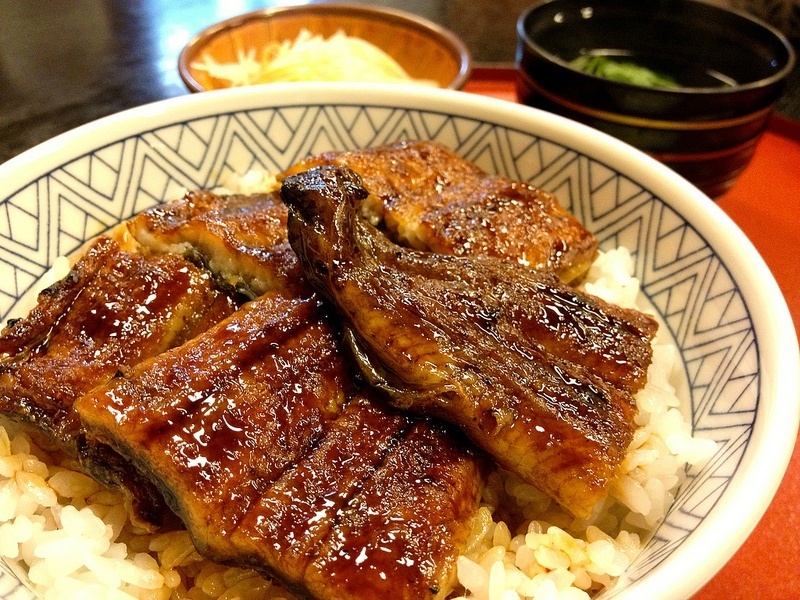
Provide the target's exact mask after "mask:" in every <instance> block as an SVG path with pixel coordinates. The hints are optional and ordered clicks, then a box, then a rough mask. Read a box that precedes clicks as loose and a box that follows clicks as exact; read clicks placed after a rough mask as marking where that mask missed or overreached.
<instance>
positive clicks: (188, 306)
mask: <svg viewBox="0 0 800 600" xmlns="http://www.w3.org/2000/svg"><path fill="white" fill-rule="evenodd" d="M234 309H235V305H234V303H233V302H232V300H231V299H230V298H229V297H228V295H226V294H223V293H220V292H219V290H218V289H217V288H216V287H215V286H213V285H212V282H211V280H210V277H209V276H208V275H207V274H206V273H204V272H203V271H201V270H199V269H197V268H196V267H195V266H194V265H192V264H190V263H189V262H187V261H186V260H184V259H182V258H180V257H178V256H160V257H153V258H145V257H142V256H140V255H138V254H135V253H130V252H125V251H123V250H121V249H120V247H119V245H118V244H117V242H115V241H113V240H112V239H110V238H107V237H100V238H98V239H97V240H96V241H95V242H94V243H93V244H92V245H91V246H90V247H89V248H88V250H87V251H86V253H85V254H84V256H83V257H82V258H81V259H80V260H79V261H78V262H77V263H76V264H75V266H74V267H73V269H72V270H71V272H70V273H69V274H68V275H67V277H66V278H64V279H63V280H61V281H60V282H58V283H56V284H54V285H53V286H51V287H49V288H47V289H46V290H44V291H43V292H42V293H41V294H40V295H39V298H38V303H37V305H36V307H35V308H34V309H33V310H32V311H31V312H30V314H29V315H28V316H27V317H25V318H23V319H19V320H16V321H12V322H9V324H8V325H7V326H6V327H5V328H4V329H3V330H2V332H0V413H2V414H4V415H5V416H7V417H11V418H12V419H13V420H16V421H18V422H23V423H26V424H28V425H31V426H33V428H34V429H35V430H38V431H41V432H43V433H45V434H46V435H47V436H48V437H50V438H51V439H53V440H55V441H56V442H58V443H59V444H60V445H61V447H63V449H65V450H66V451H67V452H68V453H69V454H71V455H72V456H73V457H76V458H79V459H80V460H81V462H82V464H83V466H84V468H85V469H86V470H87V471H88V472H90V473H91V474H93V475H94V476H95V477H97V478H98V479H100V480H102V481H104V482H106V483H109V484H111V485H114V486H116V487H119V488H120V489H121V490H122V491H123V492H125V493H126V495H127V496H128V500H129V502H130V503H131V505H132V506H131V507H132V509H133V515H134V518H136V519H137V520H138V522H139V524H140V525H142V526H148V525H149V524H154V525H157V524H158V523H160V521H161V518H162V517H163V514H164V510H163V501H161V498H160V495H159V494H158V493H157V492H155V490H153V488H152V486H150V485H149V483H144V482H141V481H136V480H134V479H131V476H130V475H129V474H128V473H127V465H126V464H124V463H122V462H121V461H120V460H119V457H118V456H115V455H114V453H113V452H111V451H110V449H109V448H107V447H104V446H101V445H94V444H87V443H86V441H85V439H84V436H83V433H82V431H81V427H80V424H79V423H77V422H76V420H75V418H74V413H73V410H72V409H73V403H74V401H75V399H76V398H78V397H80V396H81V395H83V394H85V393H87V392H88V391H89V390H90V389H92V388H93V387H95V386H96V385H100V384H103V383H106V382H107V381H108V380H110V379H111V378H112V377H113V376H114V375H115V374H116V373H118V372H120V371H126V370H127V369H129V368H130V367H132V366H133V365H135V364H136V363H138V362H139V361H141V360H144V359H146V358H149V357H150V356H153V355H156V354H159V353H160V352H163V351H164V350H167V349H169V348H172V347H173V346H177V345H180V344H182V343H183V342H184V341H186V340H187V339H189V338H191V337H193V336H194V335H196V334H197V333H198V332H200V331H203V330H205V329H207V328H208V327H210V326H211V325H213V324H215V323H217V322H218V321H220V320H222V319H223V318H224V317H227V316H228V315H229V314H231V313H232V312H233V310H234Z"/></svg>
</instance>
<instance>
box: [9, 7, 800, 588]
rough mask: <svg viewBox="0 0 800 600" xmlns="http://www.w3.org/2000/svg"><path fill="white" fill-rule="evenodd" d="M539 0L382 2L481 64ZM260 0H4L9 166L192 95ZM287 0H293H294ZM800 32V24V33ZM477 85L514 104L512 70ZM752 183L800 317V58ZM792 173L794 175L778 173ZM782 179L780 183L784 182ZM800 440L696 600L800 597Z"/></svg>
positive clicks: (750, 229)
mask: <svg viewBox="0 0 800 600" xmlns="http://www.w3.org/2000/svg"><path fill="white" fill-rule="evenodd" d="M530 2H532V0H383V1H378V2H375V4H382V5H387V6H393V7H395V8H401V9H404V10H408V11H410V12H414V13H416V14H418V15H420V16H423V17H426V18H428V19H430V20H433V21H436V22H438V23H441V24H443V25H445V26H447V27H448V28H450V29H451V30H453V31H454V32H455V33H457V34H458V35H459V36H461V37H462V39H464V41H465V42H466V43H467V45H468V46H469V48H470V50H471V52H472V54H473V56H474V58H475V60H476V61H477V63H478V64H479V65H484V66H485V65H493V66H497V65H500V66H506V67H508V66H511V65H512V64H513V60H514V52H515V44H516V34H515V24H516V19H517V15H518V14H519V13H520V12H521V11H522V10H523V9H524V8H525V7H526V6H527V5H528V4H529V3H530ZM270 4H271V3H270V2H263V1H262V2H258V1H256V0H214V1H211V0H0V163H2V162H4V161H6V160H8V159H10V158H12V157H13V156H15V155H17V154H19V153H21V152H23V151H24V150H27V149H28V148H31V147H32V146H35V145H36V144H38V143H40V142H42V141H44V140H47V139H49V138H51V137H53V136H55V135H57V134H59V133H62V132H64V131H67V130H69V129H72V128H74V127H76V126H78V125H81V124H83V123H86V122H88V121H91V120H94V119H96V118H99V117H102V116H105V115H108V114H111V113H115V112H118V111H120V110H123V109H126V108H130V107H133V106H138V105H141V104H145V103H148V102H152V101H155V100H160V99H163V98H169V97H173V96H179V95H183V94H186V93H187V91H186V89H185V88H184V86H183V83H182V82H181V80H180V78H179V76H178V73H177V70H176V60H177V56H178V53H179V52H180V49H181V48H182V46H183V45H184V44H185V43H186V42H187V41H188V40H189V38H190V37H192V36H193V35H194V34H195V33H196V32H197V31H199V30H200V29H202V28H204V27H205V26H207V25H210V24H212V23H214V22H216V21H219V20H221V19H224V18H228V17H231V16H234V15H236V14H240V13H243V12H247V11H249V10H254V9H257V8H261V7H264V6H269V5H270ZM284 4H285V3H284ZM799 33H800V32H799ZM796 45H797V46H798V47H800V44H796ZM497 73H505V75H503V76H502V77H504V78H505V79H502V78H501V80H500V81H495V80H492V78H491V75H490V76H488V77H486V76H485V72H484V78H483V79H482V80H481V79H480V78H479V77H477V78H476V79H475V80H474V81H473V82H471V84H470V85H469V86H468V88H469V90H470V91H473V92H477V93H488V94H489V95H499V96H500V97H505V98H507V99H509V100H511V101H513V100H514V94H513V72H511V71H508V70H506V71H497ZM777 111H778V113H779V114H780V115H781V117H788V119H793V120H794V122H793V121H791V120H789V121H787V120H786V119H785V118H781V127H780V128H779V129H777V130H774V131H771V132H769V134H768V135H767V136H765V140H764V142H762V144H761V145H760V147H759V151H758V153H757V156H756V160H755V161H754V166H752V167H750V168H748V171H746V172H745V174H744V175H743V179H742V183H741V184H739V185H737V186H736V187H735V188H734V190H732V192H730V193H729V194H728V195H726V196H725V197H723V198H722V199H721V200H720V206H721V207H722V208H723V209H724V210H726V211H727V212H728V213H729V214H730V215H731V216H732V217H733V218H734V220H736V222H737V223H738V224H739V225H740V226H741V227H742V229H743V230H744V231H745V233H747V235H748V236H750V237H751V239H752V240H753V242H754V244H755V245H756V247H757V248H758V249H759V251H760V252H762V255H764V257H765V260H766V261H767V262H768V264H769V266H770V268H771V269H772V270H773V273H775V275H776V278H777V279H778V282H779V284H780V285H781V286H782V288H783V290H784V294H785V295H786V296H787V300H788V301H789V304H790V309H791V310H792V313H793V316H794V318H795V322H796V323H798V322H800V278H798V275H797V269H796V266H795V265H796V259H795V260H794V262H793V260H792V259H791V257H792V256H794V251H795V250H796V243H795V242H797V241H798V239H797V237H798V232H799V231H800V220H799V218H798V213H799V212H800V123H798V122H797V121H800V66H798V67H797V68H796V69H795V72H794V73H793V74H792V76H791V77H790V79H789V81H788V85H787V88H786V91H785V93H784V96H783V97H782V98H781V100H780V102H779V104H778V109H777ZM776 174H777V175H783V177H779V176H776ZM776 186H777V187H776ZM798 501H800V446H799V447H797V448H796V449H795V455H794V457H793V459H792V463H791V464H790V466H789V472H788V473H787V476H786V478H785V480H784V483H783V484H782V485H781V488H780V489H779V490H778V495H777V496H776V499H775V501H774V502H773V504H772V506H771V507H770V509H769V511H768V512H767V514H766V515H765V517H764V519H763V520H762V522H761V524H760V525H759V526H758V528H757V529H756V531H755V532H754V534H753V535H752V536H751V537H750V539H749V540H748V541H747V542H746V543H745V545H744V547H743V548H742V549H741V550H740V551H739V552H738V553H737V554H736V556H734V558H733V559H732V560H731V562H730V563H729V564H728V565H727V566H726V567H725V568H724V569H723V570H722V571H721V572H720V573H719V574H718V575H717V576H716V577H715V578H714V579H713V580H712V581H711V582H710V583H709V584H708V585H707V586H706V587H705V588H704V589H703V590H701V591H700V592H699V593H698V594H697V596H696V600H723V599H724V600H731V599H734V600H736V599H742V600H744V599H751V598H759V599H769V600H772V599H775V600H784V599H787V600H788V599H789V598H792V599H793V598H800V578H798V573H800V542H798V538H797V531H798V529H800V509H798V508H797V506H798V505H800V502H798Z"/></svg>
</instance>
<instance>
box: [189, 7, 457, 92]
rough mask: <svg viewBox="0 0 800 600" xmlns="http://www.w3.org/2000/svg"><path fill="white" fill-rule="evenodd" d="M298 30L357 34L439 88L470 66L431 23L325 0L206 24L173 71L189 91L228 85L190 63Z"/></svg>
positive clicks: (224, 56)
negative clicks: (319, 2)
mask: <svg viewBox="0 0 800 600" xmlns="http://www.w3.org/2000/svg"><path fill="white" fill-rule="evenodd" d="M303 29H307V30H308V31H310V32H311V33H312V34H318V35H322V36H323V37H325V38H329V37H330V36H332V35H333V34H335V33H336V32H337V31H343V32H344V33H345V34H346V35H348V36H353V37H358V38H361V39H363V40H365V41H367V42H369V43H371V44H373V45H375V46H377V47H378V48H380V49H381V50H383V51H384V52H386V53H387V54H388V55H389V56H391V57H392V58H394V60H396V61H397V62H398V63H399V64H400V66H401V67H403V69H404V70H405V71H406V73H408V74H409V75H410V76H411V77H412V78H414V79H428V80H433V81H435V82H437V83H438V85H439V87H443V88H452V89H460V88H461V87H462V86H463V85H464V84H465V83H466V81H467V79H468V78H469V75H470V72H471V70H472V59H471V56H470V53H469V50H468V49H467V47H466V45H465V44H464V43H463V41H461V39H459V38H458V37H457V36H456V35H455V34H453V33H452V32H450V31H448V30H447V29H444V28H443V27H440V26H439V25H437V24H435V23H432V22H430V21H427V20H425V19H422V18H420V17H417V16H415V15H412V14H409V13H405V12H402V11H398V10H392V9H388V8H380V7H370V6H361V5H356V4H330V3H325V4H309V5H303V6H284V7H273V8H266V9H262V10H257V11H254V12H250V13H247V14H244V15H241V16H238V17H234V18H232V19H227V20H225V21H222V22H220V23H217V24H216V25H212V26H211V27H208V28H207V29H205V30H203V31H201V32H200V33H199V34H197V35H196V36H195V37H194V38H193V39H192V40H191V41H190V42H189V43H188V44H187V45H186V47H185V48H184V49H183V51H182V52H181V54H180V56H179V58H178V70H179V72H180V75H181V78H182V79H183V81H184V83H185V84H186V87H188V88H189V90H190V91H192V92H201V91H205V90H211V89H219V88H223V87H229V83H228V82H227V81H224V80H220V79H217V78H214V77H212V76H211V75H209V74H208V73H207V72H206V71H204V70H201V69H197V68H195V67H193V66H192V65H193V64H194V63H196V62H198V61H201V60H202V59H203V57H207V56H208V57H211V58H213V59H214V60H215V61H217V62H219V63H233V62H236V59H237V55H238V53H241V52H244V53H247V51H248V50H251V49H255V50H256V51H257V50H258V49H259V48H263V47H265V46H266V45H267V44H270V43H275V42H283V41H287V40H294V39H295V38H297V36H298V34H299V33H300V31H301V30H303Z"/></svg>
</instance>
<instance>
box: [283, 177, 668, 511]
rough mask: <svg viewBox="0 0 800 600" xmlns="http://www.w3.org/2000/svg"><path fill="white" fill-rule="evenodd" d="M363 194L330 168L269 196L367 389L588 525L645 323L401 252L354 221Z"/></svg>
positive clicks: (613, 460)
mask: <svg viewBox="0 0 800 600" xmlns="http://www.w3.org/2000/svg"><path fill="white" fill-rule="evenodd" d="M368 193H369V192H368V191H367V190H366V189H365V187H364V186H363V185H362V182H361V179H360V177H359V176H358V175H357V174H356V173H354V172H353V171H351V170H350V169H348V168H346V167H342V166H327V167H320V168H316V169H311V170H310V171H307V172H305V173H300V174H297V175H293V176H290V177H288V178H286V179H285V180H284V182H283V187H282V190H281V194H282V197H283V200H284V202H286V203H287V204H288V205H289V208H290V216H289V240H290V242H291V244H292V247H293V248H294V249H295V252H296V253H297V255H298V257H299V258H300V260H301V262H302V264H303V269H304V271H305V273H306V276H307V278H308V280H309V282H310V283H311V284H312V286H313V287H315V288H316V289H317V290H318V291H319V292H320V293H322V294H323V295H324V296H325V297H327V298H328V299H329V300H330V301H332V303H333V304H334V305H335V307H336V308H337V309H338V313H339V315H340V316H341V318H342V320H343V322H344V324H345V326H346V337H347V339H348V340H349V342H350V346H351V348H352V349H353V351H354V354H355V356H356V358H357V360H358V362H359V365H360V367H361V370H362V372H363V373H364V375H365V376H366V378H367V379H368V381H370V383H372V384H373V385H375V386H377V387H380V388H383V389H384V390H386V391H387V392H388V393H389V395H390V397H391V398H392V401H393V403H394V404H395V405H396V406H398V407H402V408H409V409H412V410H414V411H417V412H420V413H425V414H430V415H435V416H438V417H442V418H444V419H446V420H448V421H450V422H452V423H455V424H456V425H458V426H459V427H461V428H462V429H463V430H464V431H465V432H466V434H467V435H468V436H469V437H470V438H471V439H472V440H473V441H474V442H475V443H476V444H477V445H478V446H480V447H482V448H483V449H484V450H486V451H487V452H489V453H490V454H491V455H492V456H493V457H494V458H495V459H496V461H497V462H498V463H499V464H500V465H502V466H504V467H505V468H507V469H509V470H511V471H513V472H515V473H517V474H518V475H519V476H521V477H522V478H523V479H524V480H525V481H527V482H529V483H531V484H533V485H535V486H537V487H538V488H540V489H541V490H542V491H544V492H546V493H547V494H549V495H551V496H552V497H553V498H554V499H556V500H557V501H558V502H559V503H560V504H562V505H563V506H564V507H565V508H566V509H567V510H569V511H571V512H572V513H573V514H575V515H577V516H587V515H588V513H589V512H590V511H591V509H592V507H593V506H594V504H595V503H596V502H597V501H598V500H600V499H601V498H602V497H603V496H604V495H605V493H606V490H607V485H608V483H609V481H610V479H611V478H612V476H613V474H614V470H615V468H616V466H617V465H618V464H619V463H620V461H621V460H622V458H623V457H624V455H625V451H626V449H627V447H628V445H629V443H630V441H631V439H632V435H633V429H634V423H633V419H634V416H635V411H636V408H635V403H634V400H633V398H632V394H633V393H634V392H636V391H637V390H638V389H639V388H641V387H642V385H643V384H644V380H645V377H646V370H647V366H648V364H649V362H650V359H651V347H650V340H651V338H652V336H653V335H654V334H655V330H656V324H655V322H654V321H653V320H652V319H651V318H650V317H647V316H645V315H643V314H641V313H639V312H637V311H633V310H625V309H621V308H618V307H615V306H612V305H609V304H607V303H605V302H603V301H602V300H600V299H598V298H594V297H591V296H588V295H585V294H581V293H580V292H578V291H576V290H574V289H573V288H570V287H568V286H565V285H563V284H561V283H560V282H559V281H558V279H557V278H556V277H555V276H553V275H552V274H547V273H542V272H536V271H533V270H532V269H530V268H526V267H523V266H521V265H519V264H517V263H512V262H509V261H502V260H496V259H492V258H485V257H459V256H452V255H443V254H436V253H429V252H420V251H415V250H408V249H405V248H401V247H399V246H397V245H395V244H393V243H392V242H390V241H389V240H388V239H387V238H386V236H385V235H383V234H382V233H381V232H379V231H378V230H377V229H375V228H374V227H373V226H372V225H371V224H369V223H368V222H367V221H366V220H365V219H363V218H361V217H359V215H358V213H357V205H358V203H359V202H361V201H363V200H364V199H365V198H367V196H368Z"/></svg>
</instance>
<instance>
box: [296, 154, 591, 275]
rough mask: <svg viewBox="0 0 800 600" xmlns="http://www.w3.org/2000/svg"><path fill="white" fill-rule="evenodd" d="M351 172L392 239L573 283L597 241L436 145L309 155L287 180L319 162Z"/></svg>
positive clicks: (530, 195)
mask: <svg viewBox="0 0 800 600" xmlns="http://www.w3.org/2000/svg"><path fill="white" fill-rule="evenodd" d="M331 164H338V165H344V166H347V167H349V168H350V169H352V170H353V171H355V172H357V173H358V174H359V175H360V176H361V178H362V180H363V182H364V187H365V188H366V189H367V190H369V192H370V197H369V198H368V199H367V200H366V201H365V202H364V204H363V207H362V208H363V210H364V212H365V214H366V215H367V216H368V217H369V219H370V220H371V221H372V222H373V224H378V223H380V224H381V226H382V229H385V230H386V232H387V235H388V236H389V238H390V239H392V240H393V241H394V242H396V243H398V244H400V245H402V246H409V247H411V248H416V249H418V250H428V251H431V252H438V253H441V254H456V255H462V256H496V257H500V258H510V259H512V260H516V261H518V262H520V263H522V264H524V265H528V266H531V267H534V268H537V269H543V270H547V271H552V272H554V273H556V274H557V275H558V276H559V278H560V279H561V280H562V281H564V282H565V283H571V282H575V281H578V280H580V279H581V278H582V277H583V276H584V275H585V274H586V271H587V270H588V269H589V266H590V265H591V263H592V261H593V260H594V259H595V256H596V253H597V240H596V239H595V237H594V236H593V235H592V234H591V233H590V232H589V231H588V230H586V229H585V228H584V227H583V226H582V225H581V224H580V222H579V221H578V220H577V219H575V217H574V216H572V215H571V214H570V213H569V212H568V211H567V210H566V209H564V207H563V206H561V205H560V204H559V202H558V200H557V199H556V197H555V196H553V195H552V194H548V193H546V192H544V191H542V190H540V189H537V188H536V187H534V186H533V185H531V184H528V183H523V182H519V181H512V180H510V179H507V178H504V177H498V176H495V175H489V174H487V173H485V172H483V171H482V170H481V169H480V168H479V167H477V166H476V165H474V164H472V163H470V162H469V161H466V160H464V159H462V158H460V157H458V156H456V155H455V154H453V153H452V152H451V151H450V150H448V149H447V148H445V147H444V146H442V145H441V144H438V143H436V142H418V141H402V142H398V143H395V144H392V145H388V146H382V147H376V148H368V149H365V150H354V151H351V152H328V153H323V154H318V155H316V156H312V157H310V158H308V159H306V160H304V161H302V162H300V163H299V164H297V165H295V166H294V167H292V168H290V169H289V170H287V171H286V173H284V174H283V176H282V177H286V176H289V175H292V174H295V173H299V172H302V171H306V170H308V169H309V168H311V167H315V166H321V165H331Z"/></svg>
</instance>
